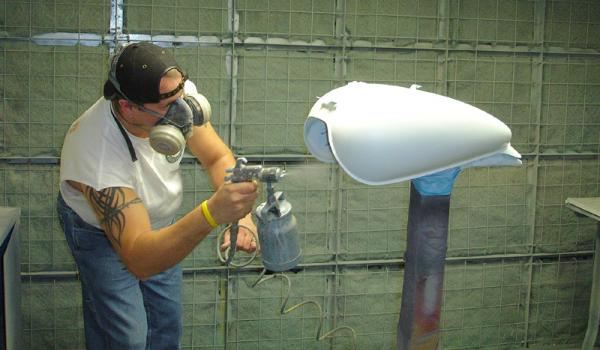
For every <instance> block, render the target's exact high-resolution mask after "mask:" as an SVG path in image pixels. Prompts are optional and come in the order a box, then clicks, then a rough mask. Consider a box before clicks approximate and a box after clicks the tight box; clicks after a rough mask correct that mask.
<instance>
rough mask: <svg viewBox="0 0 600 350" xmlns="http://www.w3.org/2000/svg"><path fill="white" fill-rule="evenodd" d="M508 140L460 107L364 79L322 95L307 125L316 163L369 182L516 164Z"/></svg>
mask: <svg viewBox="0 0 600 350" xmlns="http://www.w3.org/2000/svg"><path fill="white" fill-rule="evenodd" d="M510 138H511V131H510V129H509V128H508V127H507V126H506V125H505V124H504V123H503V122H501V121H500V120H498V119H497V118H495V117H493V116H492V115H490V114H488V113H486V112H484V111H482V110H480V109H478V108H476V107H473V106H471V105H469V104H466V103H464V102H461V101H457V100H454V99H452V98H449V97H446V96H442V95H438V94H434V93H429V92H425V91H420V90H418V89H417V86H412V87H411V88H405V87H400V86H392V85H383V84H369V83H362V82H352V83H349V84H348V85H346V86H343V87H340V88H337V89H334V90H331V91H330V92H328V93H326V94H325V95H324V96H322V97H321V98H319V100H318V101H317V102H316V103H315V105H314V106H313V107H312V109H311V110H310V113H309V115H308V118H307V120H306V122H305V124H304V141H305V144H306V145H307V147H308V149H309V151H310V152H311V153H312V154H313V155H314V156H315V157H316V158H317V159H319V160H321V161H324V162H329V163H335V162H337V163H339V164H340V166H341V167H342V168H343V169H344V171H345V172H346V173H348V174H349V175H350V176H351V177H353V178H354V179H355V180H357V181H359V182H362V183H365V184H369V185H386V184H390V183H396V182H401V181H404V180H408V179H413V178H417V177H421V176H424V175H429V174H432V173H436V172H438V171H442V170H445V169H449V168H452V167H457V166H462V167H466V166H489V165H516V164H520V160H519V158H520V154H519V153H518V152H517V151H516V150H514V149H513V148H512V147H511V145H510ZM505 156H506V157H505ZM488 158H489V159H491V161H486V160H487V159H488ZM506 159H509V160H508V161H507V160H506ZM502 162H504V164H500V163H502ZM511 163H512V164H511ZM515 163H516V164H515Z"/></svg>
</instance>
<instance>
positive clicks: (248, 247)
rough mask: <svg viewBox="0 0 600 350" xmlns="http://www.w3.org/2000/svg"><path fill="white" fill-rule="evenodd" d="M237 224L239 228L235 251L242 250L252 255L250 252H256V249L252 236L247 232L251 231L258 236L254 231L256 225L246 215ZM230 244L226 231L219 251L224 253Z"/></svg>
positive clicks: (254, 239)
mask: <svg viewBox="0 0 600 350" xmlns="http://www.w3.org/2000/svg"><path fill="white" fill-rule="evenodd" d="M239 224H240V228H239V231H238V238H237V245H236V250H243V251H244V252H246V253H252V252H254V251H256V248H257V243H256V238H254V235H253V234H252V233H251V232H250V231H248V230H252V232H254V234H256V235H258V233H257V230H256V225H255V224H254V222H253V221H252V219H251V217H250V215H247V216H246V217H244V218H243V219H240V222H239ZM230 243H231V242H230V240H229V230H228V231H227V232H225V237H224V238H223V244H221V251H224V250H226V249H227V248H229V245H230Z"/></svg>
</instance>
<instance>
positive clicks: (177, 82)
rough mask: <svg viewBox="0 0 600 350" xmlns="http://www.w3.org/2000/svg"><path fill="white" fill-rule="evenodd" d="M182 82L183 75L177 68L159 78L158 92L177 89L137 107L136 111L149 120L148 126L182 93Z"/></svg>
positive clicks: (163, 92) (157, 119) (164, 92)
mask: <svg viewBox="0 0 600 350" xmlns="http://www.w3.org/2000/svg"><path fill="white" fill-rule="evenodd" d="M183 83H184V77H183V76H182V75H181V73H180V72H179V71H177V70H175V69H174V70H173V72H170V73H168V74H167V75H165V76H164V77H163V78H162V79H161V80H160V94H161V95H162V94H170V93H172V92H175V91H177V90H178V91H177V92H176V93H175V94H174V95H173V96H170V97H167V98H164V99H162V100H160V101H159V102H156V103H144V105H143V107H144V109H147V110H148V111H144V110H143V109H140V108H137V111H138V112H139V113H140V114H141V115H142V116H144V117H145V119H146V120H147V121H148V122H149V124H150V126H154V125H156V123H158V122H159V120H160V119H161V117H162V116H164V115H165V114H167V110H168V109H169V106H170V105H171V103H173V102H175V100H177V99H178V98H180V97H181V96H182V95H183V88H182V86H183V85H182V84H183Z"/></svg>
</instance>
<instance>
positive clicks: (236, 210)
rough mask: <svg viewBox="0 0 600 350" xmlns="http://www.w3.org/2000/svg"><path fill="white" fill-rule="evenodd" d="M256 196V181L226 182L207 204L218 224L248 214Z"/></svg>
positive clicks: (230, 221)
mask: <svg viewBox="0 0 600 350" xmlns="http://www.w3.org/2000/svg"><path fill="white" fill-rule="evenodd" d="M256 198H258V186H257V184H256V182H239V183H225V184H223V185H221V186H220V187H219V188H218V189H217V191H216V192H215V193H214V194H213V195H212V197H210V199H209V200H208V202H207V206H208V210H209V211H210V213H211V214H212V217H213V219H214V220H215V222H216V223H217V224H229V223H233V222H236V221H238V220H241V219H242V218H243V217H245V216H246V215H248V214H249V213H250V211H251V210H252V207H253V206H254V202H255V201H256Z"/></svg>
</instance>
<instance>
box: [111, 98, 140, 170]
mask: <svg viewBox="0 0 600 350" xmlns="http://www.w3.org/2000/svg"><path fill="white" fill-rule="evenodd" d="M110 114H112V116H113V118H114V120H115V123H117V126H118V127H119V130H120V131H121V134H122V135H123V138H124V139H125V143H127V148H128V149H129V155H130V156H131V161H132V162H135V161H137V155H136V154H135V149H134V148H133V144H132V143H131V139H130V138H129V135H127V131H125V128H123V125H121V122H120V121H119V119H117V116H115V112H113V107H112V103H111V104H110Z"/></svg>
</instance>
